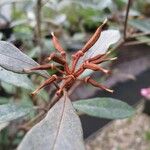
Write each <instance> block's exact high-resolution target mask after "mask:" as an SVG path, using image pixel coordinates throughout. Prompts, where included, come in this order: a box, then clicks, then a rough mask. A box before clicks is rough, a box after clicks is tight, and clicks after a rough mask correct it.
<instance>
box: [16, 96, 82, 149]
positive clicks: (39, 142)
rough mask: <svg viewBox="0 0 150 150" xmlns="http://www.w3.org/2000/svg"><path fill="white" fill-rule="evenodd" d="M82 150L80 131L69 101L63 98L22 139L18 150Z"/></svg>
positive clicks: (79, 124)
mask: <svg viewBox="0 0 150 150" xmlns="http://www.w3.org/2000/svg"><path fill="white" fill-rule="evenodd" d="M43 149H44V150H84V145H83V139H82V129H81V123H80V120H79V117H78V116H77V115H76V113H75V110H74V108H73V107H72V104H71V102H70V99H69V98H68V97H67V95H66V94H65V96H63V97H62V98H61V99H60V100H59V101H58V102H57V103H56V104H55V105H54V106H53V107H52V108H51V109H50V110H49V112H48V114H47V116H46V117H45V118H44V119H43V120H42V121H41V122H39V123H38V124H36V125H35V126H34V127H33V128H32V129H31V130H30V131H29V132H28V133H27V134H26V135H25V137H24V139H23V141H22V143H21V144H20V145H19V147H18V150H43Z"/></svg>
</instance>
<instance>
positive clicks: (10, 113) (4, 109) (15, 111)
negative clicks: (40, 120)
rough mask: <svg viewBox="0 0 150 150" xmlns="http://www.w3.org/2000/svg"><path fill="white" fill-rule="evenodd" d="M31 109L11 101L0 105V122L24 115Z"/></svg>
mask: <svg viewBox="0 0 150 150" xmlns="http://www.w3.org/2000/svg"><path fill="white" fill-rule="evenodd" d="M30 110H31V108H30V107H27V106H22V105H17V104H13V103H9V104H4V105H0V123H4V122H9V121H12V120H14V119H17V118H20V117H23V116H25V115H26V114H27V113H29V112H30Z"/></svg>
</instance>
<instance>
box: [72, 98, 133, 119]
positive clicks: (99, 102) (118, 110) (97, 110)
mask: <svg viewBox="0 0 150 150" xmlns="http://www.w3.org/2000/svg"><path fill="white" fill-rule="evenodd" d="M73 106H74V107H75V109H77V110H78V111H80V112H82V113H85V114H88V115H90V116H94V117H100V118H108V119H123V118H126V117H130V116H132V115H133V114H134V109H133V108H132V107H131V106H129V105H128V104H127V103H125V102H123V101H120V100H116V99H113V98H92V99H87V100H80V101H76V102H74V103H73Z"/></svg>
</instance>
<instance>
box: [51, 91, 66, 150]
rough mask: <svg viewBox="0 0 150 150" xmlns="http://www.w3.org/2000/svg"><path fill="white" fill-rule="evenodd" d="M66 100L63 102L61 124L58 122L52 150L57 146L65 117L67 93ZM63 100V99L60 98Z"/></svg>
mask: <svg viewBox="0 0 150 150" xmlns="http://www.w3.org/2000/svg"><path fill="white" fill-rule="evenodd" d="M64 97H65V100H64V103H63V108H62V113H61V116H60V121H59V124H58V130H57V133H56V137H55V139H54V144H53V146H52V150H54V149H55V146H56V143H57V139H58V137H59V134H60V130H61V124H62V122H63V118H64V111H65V105H66V99H67V96H66V94H65V96H64ZM60 100H61V99H60Z"/></svg>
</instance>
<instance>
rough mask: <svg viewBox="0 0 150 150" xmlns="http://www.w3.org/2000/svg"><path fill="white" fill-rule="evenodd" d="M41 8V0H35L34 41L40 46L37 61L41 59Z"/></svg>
mask: <svg viewBox="0 0 150 150" xmlns="http://www.w3.org/2000/svg"><path fill="white" fill-rule="evenodd" d="M41 8H42V0H37V3H36V10H35V16H36V42H37V44H38V45H39V47H40V55H39V62H40V61H41V53H42V49H43V44H42V32H41Z"/></svg>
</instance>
